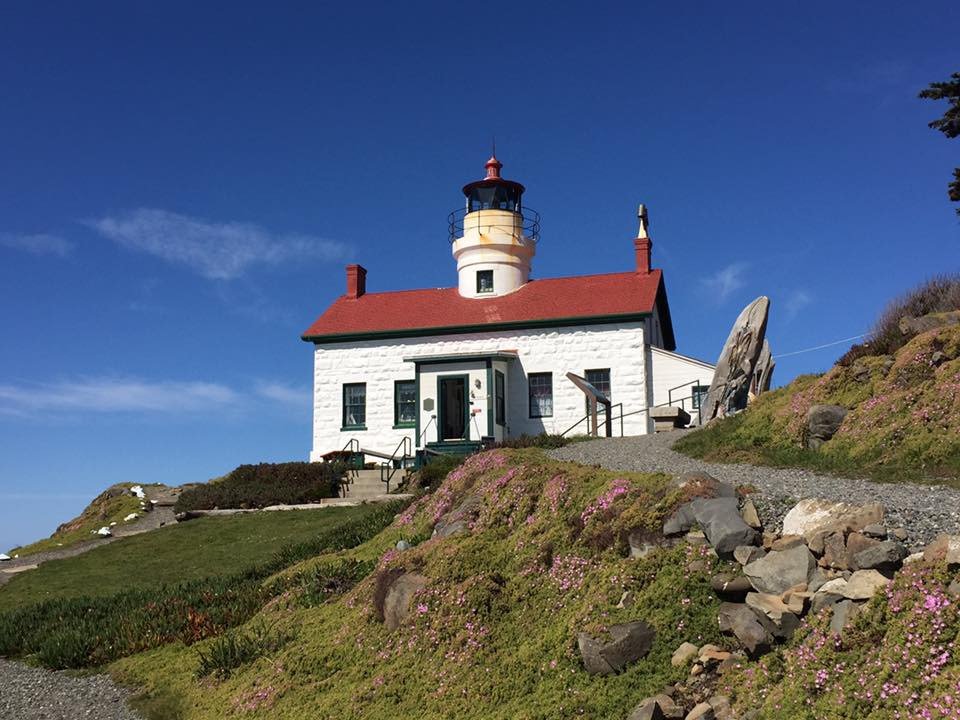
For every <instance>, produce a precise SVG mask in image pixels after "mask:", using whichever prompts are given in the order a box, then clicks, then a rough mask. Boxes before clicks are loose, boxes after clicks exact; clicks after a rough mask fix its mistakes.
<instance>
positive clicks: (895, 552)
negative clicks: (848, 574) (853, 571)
mask: <svg viewBox="0 0 960 720" xmlns="http://www.w3.org/2000/svg"><path fill="white" fill-rule="evenodd" d="M909 554H910V553H909V552H908V551H907V549H906V548H905V547H904V546H903V545H901V544H900V543H898V542H897V541H896V540H884V541H883V542H881V543H880V544H878V545H875V546H873V547H871V548H867V549H866V550H862V551H860V552H858V553H857V554H856V555H854V556H853V562H854V564H855V565H856V566H857V567H858V568H860V569H861V570H869V569H871V568H873V569H876V570H895V569H896V568H898V567H900V565H901V564H902V563H903V560H904V558H906V557H907V555H909Z"/></svg>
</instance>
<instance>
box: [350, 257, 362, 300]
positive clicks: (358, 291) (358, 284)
mask: <svg viewBox="0 0 960 720" xmlns="http://www.w3.org/2000/svg"><path fill="white" fill-rule="evenodd" d="M365 292H367V269H366V268H365V267H364V266H363V265H347V297H348V298H353V299H354V300H356V299H357V298H358V297H360V296H361V295H363V294H364V293H365Z"/></svg>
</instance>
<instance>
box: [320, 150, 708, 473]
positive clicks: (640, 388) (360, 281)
mask: <svg viewBox="0 0 960 720" xmlns="http://www.w3.org/2000/svg"><path fill="white" fill-rule="evenodd" d="M501 168H502V165H501V163H500V162H499V161H498V160H497V159H496V157H491V158H490V160H488V161H487V163H486V177H484V178H483V179H482V180H478V181H476V182H471V183H469V184H467V185H466V186H465V187H464V188H463V194H464V196H465V199H466V204H465V207H464V208H463V209H462V210H459V211H456V212H454V213H452V214H451V216H450V236H451V238H450V239H451V241H452V250H453V257H454V259H455V260H456V263H457V275H458V282H457V286H456V287H451V288H439V289H424V290H404V291H398V292H382V293H377V292H367V272H366V270H365V269H364V268H363V267H361V266H360V265H349V266H347V288H346V289H347V291H346V293H345V294H344V295H342V296H340V297H339V298H338V299H337V300H336V301H335V302H334V303H333V304H332V305H331V306H330V307H329V308H328V309H327V310H326V311H325V312H324V313H323V314H322V315H320V317H319V318H317V320H316V321H315V322H314V323H313V324H312V325H311V326H310V327H309V328H308V329H307V331H306V332H305V333H304V334H303V336H302V337H303V340H305V341H307V342H311V343H313V345H314V375H313V378H314V382H313V449H312V451H311V453H310V458H311V459H312V460H320V459H322V458H323V457H324V456H325V455H327V454H328V453H331V452H336V451H340V450H342V449H344V448H345V447H347V446H348V445H349V446H352V448H353V449H356V448H361V449H362V450H363V451H365V452H368V453H372V454H374V456H377V455H380V456H390V455H391V454H393V452H394V450H395V449H396V448H397V447H398V446H402V445H403V444H404V440H403V439H404V438H407V442H406V444H407V445H408V447H410V448H413V449H417V450H422V449H424V448H429V449H433V450H439V451H443V450H457V451H461V450H465V449H470V448H473V447H476V446H479V444H480V443H481V442H482V441H490V440H502V439H504V438H509V437H515V436H518V435H522V434H525V433H526V434H539V433H563V432H565V431H569V432H570V434H583V433H585V432H587V431H588V429H589V421H587V420H585V418H586V415H587V399H586V395H585V393H584V391H583V390H582V389H581V388H580V387H578V386H577V385H575V384H574V382H572V381H571V380H570V379H569V378H568V377H567V374H568V373H572V374H574V375H577V376H579V377H580V378H583V379H585V380H586V381H587V383H589V384H590V385H591V386H592V387H593V388H595V389H596V391H597V392H598V393H600V394H601V396H602V397H603V398H604V399H607V400H609V402H610V403H611V411H610V418H611V420H612V422H611V423H610V426H611V428H612V432H613V434H615V435H619V434H620V432H621V425H622V432H623V434H625V435H637V434H642V433H646V432H649V431H651V429H652V423H651V421H650V419H649V417H648V413H647V410H648V409H649V408H651V407H653V406H655V405H663V404H668V403H672V404H677V405H679V404H681V403H682V404H683V405H684V407H685V409H686V410H687V411H688V412H691V414H694V415H695V414H696V409H695V408H696V404H697V401H698V399H699V397H700V396H701V395H702V394H705V392H706V389H707V387H708V386H709V385H710V381H711V379H712V377H713V366H712V365H710V364H708V363H705V362H701V361H699V360H695V359H692V358H688V357H685V356H683V355H679V354H677V353H676V352H675V346H676V342H675V339H674V332H673V324H672V322H671V320H670V307H669V305H668V303H667V292H666V288H665V286H664V282H663V275H662V273H661V271H660V270H657V269H654V268H652V267H651V266H650V254H651V248H652V242H651V240H650V238H649V237H648V234H647V230H648V227H647V220H646V212H645V211H644V210H643V208H642V206H641V212H640V229H639V232H638V235H637V237H636V238H635V239H634V240H633V245H634V250H635V258H636V263H635V266H634V267H631V268H628V269H627V270H625V271H624V272H620V273H611V274H604V275H581V276H574V277H563V278H550V279H537V280H531V279H530V267H531V263H532V262H533V259H534V256H535V254H536V250H537V241H538V239H539V218H538V216H537V214H536V213H535V212H533V211H532V210H530V209H529V208H526V207H524V205H523V193H524V187H523V185H521V184H520V183H518V182H514V181H511V180H506V179H504V178H502V177H501V175H500V170H501ZM603 417H605V416H601V418H603ZM578 423H579V424H578ZM571 427H572V428H573V429H572V430H570V428H571ZM601 432H602V430H601Z"/></svg>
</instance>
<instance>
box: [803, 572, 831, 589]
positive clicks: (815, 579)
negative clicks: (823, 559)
mask: <svg viewBox="0 0 960 720" xmlns="http://www.w3.org/2000/svg"><path fill="white" fill-rule="evenodd" d="M829 579H830V578H829V577H828V576H827V573H826V572H825V571H824V570H823V568H817V569H816V570H814V571H813V574H812V575H811V576H810V579H809V580H808V581H807V590H808V591H809V592H812V593H815V592H817V590H819V589H820V588H821V587H822V586H823V584H824V583H825V582H827V580H829Z"/></svg>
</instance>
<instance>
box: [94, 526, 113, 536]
mask: <svg viewBox="0 0 960 720" xmlns="http://www.w3.org/2000/svg"><path fill="white" fill-rule="evenodd" d="M97 535H99V536H100V537H110V536H112V535H113V533H112V532H110V528H109V526H106V525H104V526H103V527H102V528H100V529H99V530H97Z"/></svg>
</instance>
